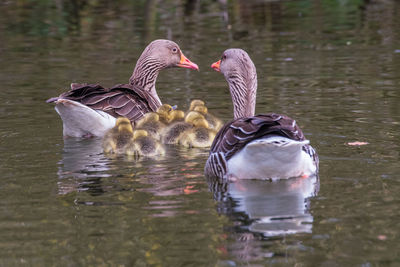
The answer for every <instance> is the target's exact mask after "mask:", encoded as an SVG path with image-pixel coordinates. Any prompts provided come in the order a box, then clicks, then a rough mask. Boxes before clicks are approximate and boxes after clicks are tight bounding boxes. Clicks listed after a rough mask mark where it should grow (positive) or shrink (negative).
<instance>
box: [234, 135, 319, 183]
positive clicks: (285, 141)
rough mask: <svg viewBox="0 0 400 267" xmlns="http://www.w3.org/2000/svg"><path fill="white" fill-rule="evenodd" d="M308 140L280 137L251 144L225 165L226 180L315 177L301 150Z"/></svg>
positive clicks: (307, 158)
mask: <svg viewBox="0 0 400 267" xmlns="http://www.w3.org/2000/svg"><path fill="white" fill-rule="evenodd" d="M308 143H309V141H308V140H304V141H294V140H292V139H289V138H285V137H281V136H272V137H268V138H261V139H257V140H254V141H252V142H250V143H249V144H247V145H246V146H245V147H244V148H243V149H242V150H241V151H239V152H237V153H236V154H235V155H234V156H233V157H232V158H231V159H230V160H229V161H228V173H227V177H228V178H233V179H234V178H238V179H286V178H291V177H298V176H302V175H311V174H313V173H315V171H316V166H315V165H314V163H313V160H312V159H311V157H310V156H309V155H308V154H307V153H306V152H304V151H303V150H302V147H303V146H304V145H307V144H308Z"/></svg>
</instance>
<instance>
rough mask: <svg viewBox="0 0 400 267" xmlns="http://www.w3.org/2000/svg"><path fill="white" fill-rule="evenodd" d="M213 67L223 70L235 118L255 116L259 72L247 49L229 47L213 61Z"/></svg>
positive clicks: (219, 70)
mask: <svg viewBox="0 0 400 267" xmlns="http://www.w3.org/2000/svg"><path fill="white" fill-rule="evenodd" d="M211 67H212V68H213V69H214V70H216V71H218V72H221V73H222V74H223V75H224V77H225V79H226V81H227V82H228V84H229V91H230V93H231V96H232V102H233V109H234V111H233V112H234V118H235V119H237V118H243V117H250V116H254V112H255V104H256V93H257V72H256V67H255V66H254V63H253V61H252V60H251V58H250V56H249V55H248V54H247V53H246V51H244V50H242V49H239V48H231V49H227V50H225V51H224V53H223V54H222V57H221V59H220V60H218V61H217V62H215V63H213V64H212V65H211Z"/></svg>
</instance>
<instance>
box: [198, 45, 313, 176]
mask: <svg viewBox="0 0 400 267" xmlns="http://www.w3.org/2000/svg"><path fill="white" fill-rule="evenodd" d="M211 67H212V68H213V69H215V70H216V71H219V72H221V73H222V74H223V75H224V76H225V79H226V81H227V82H228V84H229V90H230V93H231V97H232V102H233V115H234V119H233V120H232V121H230V122H228V123H226V124H225V125H224V126H223V127H222V128H221V130H220V131H219V132H218V133H217V136H216V137H215V139H214V142H213V144H212V146H211V149H210V155H209V157H208V160H207V162H206V166H205V174H206V176H209V177H220V178H225V179H286V178H290V177H299V176H304V177H307V176H310V175H313V174H316V173H317V172H318V155H317V153H316V152H315V150H314V149H313V148H312V147H311V146H310V145H309V140H307V139H305V137H304V135H303V132H302V131H301V129H300V128H299V126H298V125H297V124H296V121H295V120H293V119H291V118H289V117H287V116H285V115H280V114H275V113H270V114H259V115H254V112H255V104H256V92H257V73H256V68H255V66H254V63H253V61H252V60H251V59H250V57H249V55H248V54H247V53H246V52H245V51H244V50H242V49H228V50H225V52H224V53H223V54H222V57H221V59H220V60H219V61H217V62H215V63H213V64H212V65H211Z"/></svg>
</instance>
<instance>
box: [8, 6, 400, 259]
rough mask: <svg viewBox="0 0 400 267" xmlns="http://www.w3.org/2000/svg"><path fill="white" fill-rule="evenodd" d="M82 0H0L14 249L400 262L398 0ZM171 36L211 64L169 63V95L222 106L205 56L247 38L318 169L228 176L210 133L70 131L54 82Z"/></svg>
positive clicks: (265, 88)
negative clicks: (158, 143) (221, 173)
mask: <svg viewBox="0 0 400 267" xmlns="http://www.w3.org/2000/svg"><path fill="white" fill-rule="evenodd" d="M72 3H73V2H69V1H55V2H54V3H53V1H6V2H3V3H1V4H0V12H1V14H2V16H0V42H1V44H2V45H1V47H0V63H1V64H0V87H1V90H0V99H1V100H2V101H1V103H0V120H1V123H0V137H1V138H0V154H1V158H0V171H1V173H2V179H1V182H0V207H1V212H0V221H1V223H0V237H1V238H0V240H1V241H0V248H1V250H0V264H1V265H32V266H49V265H57V266H59V265H61V266H66V265H68V266H71V265H72V266H76V265H78V266H79V265H83V266H87V265H96V266H103V265H104V266H106V265H110V266H115V265H125V266H147V265H155V266H188V265H189V266H240V265H250V266H265V265H267V266H268V265H278V266H282V265H289V266H293V265H296V264H298V265H300V266H320V265H322V266H386V265H388V266H396V265H399V264H400V258H399V256H398V251H399V249H400V247H399V243H400V242H399V241H400V239H399V235H400V229H399V226H398V222H399V220H400V212H399V211H400V209H399V205H400V198H399V193H398V192H399V191H400V176H399V173H400V165H399V157H400V154H399V153H400V138H399V132H400V93H399V89H398V88H400V31H399V29H400V19H399V17H400V16H398V14H399V13H400V4H399V3H398V2H397V1H385V2H379V1H361V0H354V1H351V0H348V1H332V0H323V1H305V0H302V1H274V2H269V1H228V2H227V3H225V1H218V2H214V1H196V0H194V1H123V0H121V1H113V2H112V3H110V2H108V1H77V2H76V3H78V4H72ZM157 38H171V39H173V40H175V41H176V42H178V43H179V45H180V46H181V48H182V50H183V52H184V53H185V55H186V56H187V57H188V58H190V59H191V60H193V61H194V62H196V63H197V64H198V65H199V67H200V72H194V71H190V70H182V69H170V70H167V71H164V72H163V73H161V75H160V77H159V80H158V83H157V90H158V92H159V95H160V98H161V99H162V100H163V101H164V102H166V103H171V104H177V105H178V106H179V107H181V108H183V109H186V108H187V106H188V104H189V103H190V100H191V99H194V98H201V99H204V100H205V101H206V102H207V105H208V107H209V110H210V111H211V112H212V113H214V114H218V116H219V117H221V118H222V119H224V120H225V121H227V120H229V119H230V118H231V117H232V104H231V102H230V96H229V93H228V90H227V84H226V82H225V80H224V79H223V77H222V75H221V74H219V73H216V72H214V71H213V70H212V69H211V68H210V67H209V66H210V64H211V63H212V62H215V61H216V60H218V59H219V57H220V55H221V53H222V52H223V50H224V49H226V48H229V47H240V48H243V49H245V50H246V51H247V52H248V53H249V55H250V56H251V57H252V59H253V60H254V62H255V65H256V67H257V71H258V79H259V88H258V95H257V96H258V98H257V108H256V111H257V112H278V113H285V114H287V115H289V116H291V117H294V118H296V121H297V123H298V124H299V125H300V126H301V127H302V129H303V131H304V132H305V134H306V137H307V138H309V139H310V140H311V144H312V145H313V146H314V147H315V148H316V149H317V151H318V152H319V155H320V176H319V179H318V178H317V177H310V178H309V179H291V180H288V181H280V182H270V181H243V182H236V183H230V184H224V183H219V182H218V181H209V180H207V179H206V178H205V177H204V175H203V167H204V163H205V161H206V159H207V156H208V151H207V150H203V149H192V150H188V149H184V148H179V147H174V146H168V147H167V154H166V155H165V156H164V157H161V158H157V159H140V160H138V161H135V160H133V159H131V158H127V157H124V156H120V157H107V156H105V155H104V154H103V153H102V151H101V148H100V144H101V140H100V139H98V138H93V139H74V138H69V139H63V137H62V124H61V120H60V118H59V117H58V115H57V114H56V112H55V111H54V109H53V107H52V106H51V105H49V104H46V103H45V100H46V99H47V98H49V97H52V96H56V95H58V94H60V93H61V92H63V91H65V90H66V89H68V87H69V84H70V83H71V82H91V83H95V82H98V83H101V84H102V85H104V86H112V85H113V84H116V83H124V82H127V81H128V79H129V77H130V75H131V72H132V70H133V68H134V64H135V62H136V60H137V58H138V57H139V55H140V53H141V52H142V50H143V48H144V47H145V46H146V45H147V44H148V43H149V42H150V41H151V40H153V39H157ZM355 141H359V142H367V143H368V144H367V145H363V146H352V145H349V143H350V142H355Z"/></svg>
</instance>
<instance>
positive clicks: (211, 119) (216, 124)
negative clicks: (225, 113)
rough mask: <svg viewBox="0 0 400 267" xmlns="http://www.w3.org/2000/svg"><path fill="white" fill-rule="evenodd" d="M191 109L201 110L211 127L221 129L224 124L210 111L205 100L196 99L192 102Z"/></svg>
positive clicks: (216, 129)
mask: <svg viewBox="0 0 400 267" xmlns="http://www.w3.org/2000/svg"><path fill="white" fill-rule="evenodd" d="M189 111H197V112H200V113H201V114H202V115H203V116H204V117H205V119H206V120H207V121H208V123H209V125H210V129H212V130H214V131H219V130H220V129H221V127H222V125H223V123H222V121H221V120H220V119H218V118H217V117H215V116H214V115H212V114H210V113H208V108H207V107H206V106H205V104H204V101H202V100H198V99H195V100H193V101H192V102H191V103H190V108H189Z"/></svg>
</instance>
